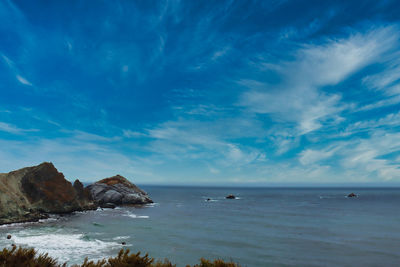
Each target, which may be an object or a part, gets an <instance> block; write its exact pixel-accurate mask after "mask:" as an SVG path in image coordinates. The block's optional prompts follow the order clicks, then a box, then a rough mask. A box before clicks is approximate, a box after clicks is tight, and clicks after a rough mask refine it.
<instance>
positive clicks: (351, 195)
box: [347, 193, 357, 197]
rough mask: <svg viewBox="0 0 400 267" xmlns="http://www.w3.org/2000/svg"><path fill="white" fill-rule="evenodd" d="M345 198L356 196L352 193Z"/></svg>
mask: <svg viewBox="0 0 400 267" xmlns="http://www.w3.org/2000/svg"><path fill="white" fill-rule="evenodd" d="M347 197H357V195H356V194H354V193H350V194H348V195H347Z"/></svg>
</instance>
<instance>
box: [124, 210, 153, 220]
mask: <svg viewBox="0 0 400 267" xmlns="http://www.w3.org/2000/svg"><path fill="white" fill-rule="evenodd" d="M123 216H126V217H130V218H135V219H148V218H150V217H149V216H147V215H136V214H134V213H132V212H129V211H128V212H126V213H125V214H123Z"/></svg>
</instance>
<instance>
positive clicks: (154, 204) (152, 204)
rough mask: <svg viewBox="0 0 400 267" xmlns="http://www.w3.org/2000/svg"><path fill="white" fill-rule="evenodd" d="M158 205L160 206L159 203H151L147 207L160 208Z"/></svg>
mask: <svg viewBox="0 0 400 267" xmlns="http://www.w3.org/2000/svg"><path fill="white" fill-rule="evenodd" d="M158 205H160V204H159V203H149V204H146V205H145V206H146V207H155V206H158Z"/></svg>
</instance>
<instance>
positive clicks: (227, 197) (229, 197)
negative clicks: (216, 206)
mask: <svg viewBox="0 0 400 267" xmlns="http://www.w3.org/2000/svg"><path fill="white" fill-rule="evenodd" d="M225 198H226V199H235V198H236V197H235V196H234V195H227V196H226V197H225Z"/></svg>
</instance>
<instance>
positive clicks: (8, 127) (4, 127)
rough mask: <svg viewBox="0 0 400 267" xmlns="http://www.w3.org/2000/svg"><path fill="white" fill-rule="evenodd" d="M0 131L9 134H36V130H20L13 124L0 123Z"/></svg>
mask: <svg viewBox="0 0 400 267" xmlns="http://www.w3.org/2000/svg"><path fill="white" fill-rule="evenodd" d="M0 131H2V132H7V133H11V134H23V133H25V132H36V131H38V130H37V129H21V128H19V127H17V126H15V125H13V124H9V123H5V122H0Z"/></svg>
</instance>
